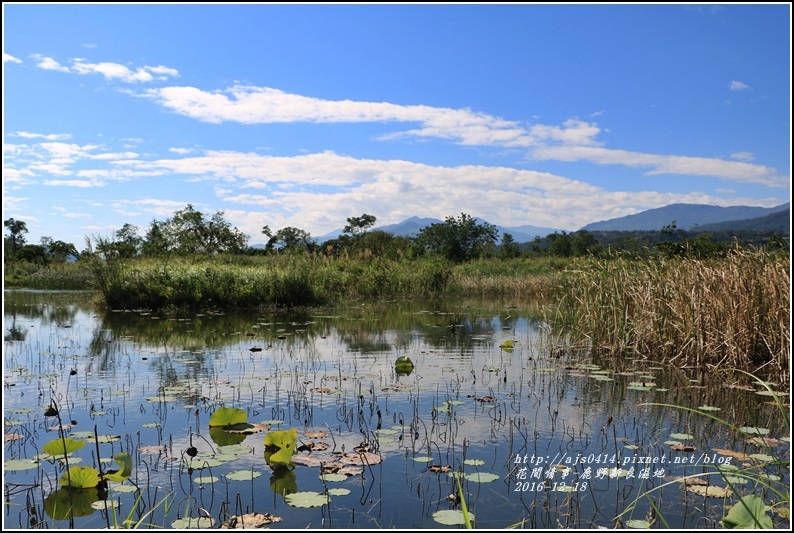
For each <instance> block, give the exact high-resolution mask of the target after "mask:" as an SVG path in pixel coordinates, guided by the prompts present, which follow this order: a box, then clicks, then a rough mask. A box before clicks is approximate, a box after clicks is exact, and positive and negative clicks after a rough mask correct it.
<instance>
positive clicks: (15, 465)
mask: <svg viewBox="0 0 794 533" xmlns="http://www.w3.org/2000/svg"><path fill="white" fill-rule="evenodd" d="M38 466H39V464H38V463H36V462H34V461H31V460H29V459H11V460H10V461H6V462H5V463H3V471H4V472H6V471H8V470H13V471H18V470H31V469H33V468H37V467H38Z"/></svg>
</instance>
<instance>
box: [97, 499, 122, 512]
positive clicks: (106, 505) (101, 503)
mask: <svg viewBox="0 0 794 533" xmlns="http://www.w3.org/2000/svg"><path fill="white" fill-rule="evenodd" d="M118 506H119V502H118V501H116V500H97V501H95V502H94V503H92V504H91V507H92V508H94V509H96V510H97V511H104V510H105V509H115V508H116V507H118Z"/></svg>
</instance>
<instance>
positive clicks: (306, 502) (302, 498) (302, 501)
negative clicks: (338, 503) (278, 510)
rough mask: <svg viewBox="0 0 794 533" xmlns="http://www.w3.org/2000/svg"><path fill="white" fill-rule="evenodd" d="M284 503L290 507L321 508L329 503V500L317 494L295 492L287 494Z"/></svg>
mask: <svg viewBox="0 0 794 533" xmlns="http://www.w3.org/2000/svg"><path fill="white" fill-rule="evenodd" d="M284 501H285V502H287V505H291V506H292V507H322V506H323V505H326V504H327V503H328V502H329V498H328V496H326V495H325V494H320V493H319V492H296V493H294V494H287V495H286V496H285V497H284Z"/></svg>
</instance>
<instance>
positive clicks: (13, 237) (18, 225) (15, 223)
mask: <svg viewBox="0 0 794 533" xmlns="http://www.w3.org/2000/svg"><path fill="white" fill-rule="evenodd" d="M3 225H4V226H5V227H6V229H7V230H8V232H9V234H10V235H8V237H7V242H8V243H9V244H10V245H11V257H15V256H16V254H17V251H18V250H19V249H20V248H21V247H22V246H24V245H25V242H26V241H25V235H24V234H25V233H27V232H28V225H27V224H26V223H25V222H24V221H22V220H14V219H13V218H9V219H8V220H5V221H3Z"/></svg>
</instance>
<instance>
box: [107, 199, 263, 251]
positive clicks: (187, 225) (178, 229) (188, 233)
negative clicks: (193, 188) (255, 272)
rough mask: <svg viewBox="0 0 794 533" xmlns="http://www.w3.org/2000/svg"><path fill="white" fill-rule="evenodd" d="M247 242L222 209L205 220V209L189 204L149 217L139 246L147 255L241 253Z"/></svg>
mask: <svg viewBox="0 0 794 533" xmlns="http://www.w3.org/2000/svg"><path fill="white" fill-rule="evenodd" d="M126 227H127V225H125V228H126ZM133 227H134V226H133ZM122 229H123V228H122ZM247 245H248V236H247V235H245V234H244V233H242V232H241V231H240V230H238V229H237V228H235V227H232V225H231V223H230V222H228V221H227V220H226V219H225V218H224V217H223V211H218V212H216V213H215V214H214V215H212V217H211V218H210V219H209V220H208V219H206V218H205V215H204V213H202V212H201V211H197V210H196V209H195V208H194V207H193V205H192V204H188V205H187V207H185V208H184V209H181V210H179V211H176V212H175V213H174V216H173V217H171V218H170V219H167V220H165V221H163V222H159V221H156V220H154V221H152V223H151V225H150V226H149V230H148V231H147V233H146V237H145V238H144V240H143V242H142V243H141V248H142V250H143V253H144V254H145V255H150V256H156V255H162V254H167V253H176V254H179V255H213V254H218V253H240V252H242V251H243V250H245V248H246V246H247Z"/></svg>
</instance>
